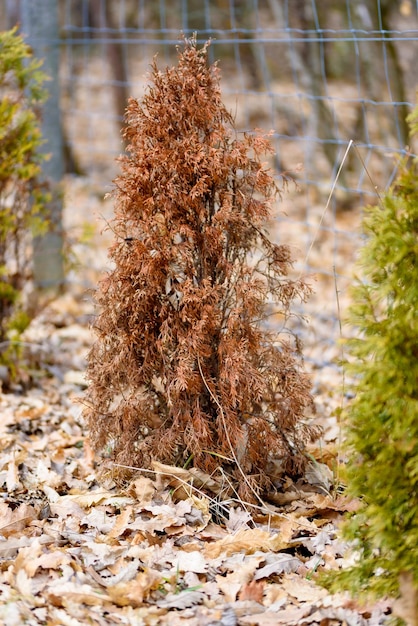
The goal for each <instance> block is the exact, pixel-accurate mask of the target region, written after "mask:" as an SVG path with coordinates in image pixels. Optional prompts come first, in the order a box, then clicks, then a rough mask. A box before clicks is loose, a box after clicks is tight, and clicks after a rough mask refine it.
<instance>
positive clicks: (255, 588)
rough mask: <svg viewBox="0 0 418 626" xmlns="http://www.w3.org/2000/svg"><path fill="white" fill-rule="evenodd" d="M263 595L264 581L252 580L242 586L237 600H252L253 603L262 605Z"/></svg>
mask: <svg viewBox="0 0 418 626" xmlns="http://www.w3.org/2000/svg"><path fill="white" fill-rule="evenodd" d="M263 593H264V581H262V580H261V581H259V582H257V581H256V580H252V581H251V582H249V583H246V584H245V585H243V586H242V587H241V589H240V592H239V594H238V599H239V600H241V601H243V600H252V601H254V602H259V603H260V604H262V602H263Z"/></svg>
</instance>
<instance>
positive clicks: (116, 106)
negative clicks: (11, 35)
mask: <svg viewBox="0 0 418 626" xmlns="http://www.w3.org/2000/svg"><path fill="white" fill-rule="evenodd" d="M23 1H24V0H0V8H1V18H0V19H1V22H0V27H1V28H8V27H10V26H12V25H13V24H15V23H19V21H20V10H21V8H22V3H23ZM39 1H40V0H37V2H39ZM56 3H57V6H58V10H59V24H60V27H59V32H57V33H52V34H51V37H53V38H54V41H55V43H56V44H58V48H59V50H60V69H59V82H60V93H61V96H60V101H61V112H62V125H63V136H64V145H65V163H64V166H65V170H66V172H67V173H68V174H72V175H73V176H72V177H71V178H70V179H68V180H73V181H74V180H75V178H74V176H79V177H80V176H82V177H83V180H84V181H85V184H86V185H88V186H89V188H90V189H91V190H95V192H98V193H99V194H100V193H103V194H104V193H105V192H106V191H108V190H109V188H110V187H111V180H112V178H113V177H114V175H115V174H116V172H117V164H116V163H115V157H117V156H118V155H119V154H120V153H121V152H122V151H123V148H124V147H123V144H122V141H121V135H120V129H121V126H122V123H123V122H122V120H123V114H124V109H125V106H126V102H127V99H128V97H129V96H132V97H137V98H141V96H142V94H143V93H144V89H145V88H146V85H147V80H148V79H147V71H148V70H149V67H150V63H151V62H152V59H153V57H154V56H155V55H158V57H157V59H158V61H157V62H158V64H159V65H160V66H161V68H164V66H166V65H171V64H173V63H175V62H176V55H177V52H176V46H178V45H179V44H180V45H181V36H182V33H183V34H184V36H186V37H190V36H191V35H192V34H193V33H196V34H197V40H198V43H199V44H202V43H203V42H205V41H207V40H208V39H211V42H212V43H211V46H210V51H209V55H210V59H211V61H218V62H219V65H220V68H221V72H222V92H223V98H224V101H225V104H226V105H227V107H228V109H229V110H230V111H231V113H232V114H233V116H234V118H235V123H236V127H237V129H238V131H245V132H252V131H253V129H254V128H261V129H263V130H265V131H270V130H271V131H272V142H273V144H274V148H275V150H276V155H275V157H274V160H273V161H272V162H271V164H270V165H271V167H272V168H274V170H275V172H276V174H277V177H278V180H279V181H281V180H282V178H281V176H282V174H283V172H288V173H290V174H291V175H292V177H293V178H294V180H295V182H296V185H295V186H292V185H291V186H290V189H289V190H288V192H286V193H285V194H284V195H283V198H282V201H281V202H279V204H278V206H277V219H276V220H275V222H274V224H273V225H272V236H274V237H275V238H276V239H277V240H279V241H285V242H286V243H289V244H290V245H291V246H292V247H293V248H294V251H295V257H296V259H297V262H296V265H295V268H296V270H295V271H297V272H299V271H300V272H302V271H303V272H306V273H308V274H313V275H315V279H314V283H313V286H314V289H315V295H314V296H313V298H312V299H311V302H310V303H308V304H306V305H301V308H300V310H299V313H300V314H301V315H306V316H307V317H308V319H309V320H310V322H309V324H307V323H305V322H304V321H303V320H300V321H299V322H298V323H297V324H296V325H298V324H299V329H298V330H299V331H300V333H301V334H302V336H303V338H304V339H305V342H306V343H307V344H308V346H309V349H308V351H307V354H308V358H310V359H311V360H312V361H313V362H314V363H315V364H316V365H319V366H323V365H324V364H326V363H329V362H331V361H332V359H333V358H334V357H335V345H336V340H337V338H338V335H339V332H340V330H339V318H340V315H341V312H340V310H339V309H340V308H344V304H345V300H346V297H345V291H346V287H347V285H348V284H349V282H350V280H351V266H352V262H353V259H354V257H355V255H356V251H357V250H358V248H359V246H360V242H361V234H360V231H359V219H360V212H361V207H362V206H363V205H364V204H365V203H370V202H371V203H375V202H376V201H377V195H376V190H383V189H385V188H386V187H387V186H388V185H390V183H391V182H392V181H393V179H394V176H395V173H396V168H397V165H396V164H397V157H398V156H401V155H404V154H406V152H408V150H409V149H411V148H410V147H409V136H408V126H407V123H406V116H407V114H408V113H409V112H410V110H411V107H412V106H413V103H414V101H415V89H416V86H417V78H418V63H417V56H418V54H417V53H418V45H417V44H418V6H417V4H416V3H415V2H414V1H413V0H337V1H335V0H155V1H152V2H151V1H149V0H112V1H111V0H56ZM56 80H57V78H56ZM412 149H413V148H412ZM168 165H169V164H168ZM331 192H332V193H331ZM75 204H77V203H75ZM67 210H68V209H67ZM81 211H82V213H84V217H85V209H83V208H81ZM338 294H339V297H338Z"/></svg>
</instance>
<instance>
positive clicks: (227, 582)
mask: <svg viewBox="0 0 418 626" xmlns="http://www.w3.org/2000/svg"><path fill="white" fill-rule="evenodd" d="M257 566H258V559H253V558H246V559H244V560H243V561H242V563H241V564H237V566H236V567H234V568H232V571H231V572H228V574H227V575H226V576H220V575H217V576H216V582H217V583H218V587H219V589H220V590H221V591H222V593H223V594H224V596H225V600H226V602H235V600H236V597H237V594H238V592H239V591H240V590H241V588H242V586H243V585H246V584H247V583H249V582H250V580H252V579H253V576H254V572H255V570H256V569H257ZM229 567H231V566H229ZM224 568H226V564H224V565H223V568H222V569H224Z"/></svg>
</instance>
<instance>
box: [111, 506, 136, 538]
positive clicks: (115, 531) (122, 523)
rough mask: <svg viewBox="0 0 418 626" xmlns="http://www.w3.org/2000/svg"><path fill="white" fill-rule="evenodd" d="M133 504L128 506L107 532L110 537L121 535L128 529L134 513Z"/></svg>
mask: <svg viewBox="0 0 418 626" xmlns="http://www.w3.org/2000/svg"><path fill="white" fill-rule="evenodd" d="M132 510H133V507H132V506H127V507H126V509H124V510H123V511H122V513H120V514H119V515H118V516H117V517H116V521H115V523H114V524H113V527H112V529H111V530H110V532H108V533H107V536H108V538H117V537H120V536H121V535H122V534H123V533H124V532H125V530H126V527H127V525H128V523H129V519H130V517H131V515H132Z"/></svg>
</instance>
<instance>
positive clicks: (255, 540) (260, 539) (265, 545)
mask: <svg viewBox="0 0 418 626" xmlns="http://www.w3.org/2000/svg"><path fill="white" fill-rule="evenodd" d="M286 547H287V545H286V544H283V541H282V539H281V537H280V535H278V534H277V535H271V533H269V532H267V531H265V530H259V529H258V528H251V529H246V528H242V529H240V530H239V531H238V532H237V533H235V534H234V535H228V536H226V537H224V538H223V539H220V540H219V541H215V543H212V544H209V545H207V546H205V548H204V553H205V556H206V557H207V558H209V559H216V558H217V557H218V556H220V555H221V554H222V555H225V556H229V555H231V554H234V553H236V552H244V553H245V554H252V553H254V552H255V551H256V550H263V551H266V552H268V551H272V552H278V551H279V550H282V549H283V548H286Z"/></svg>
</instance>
